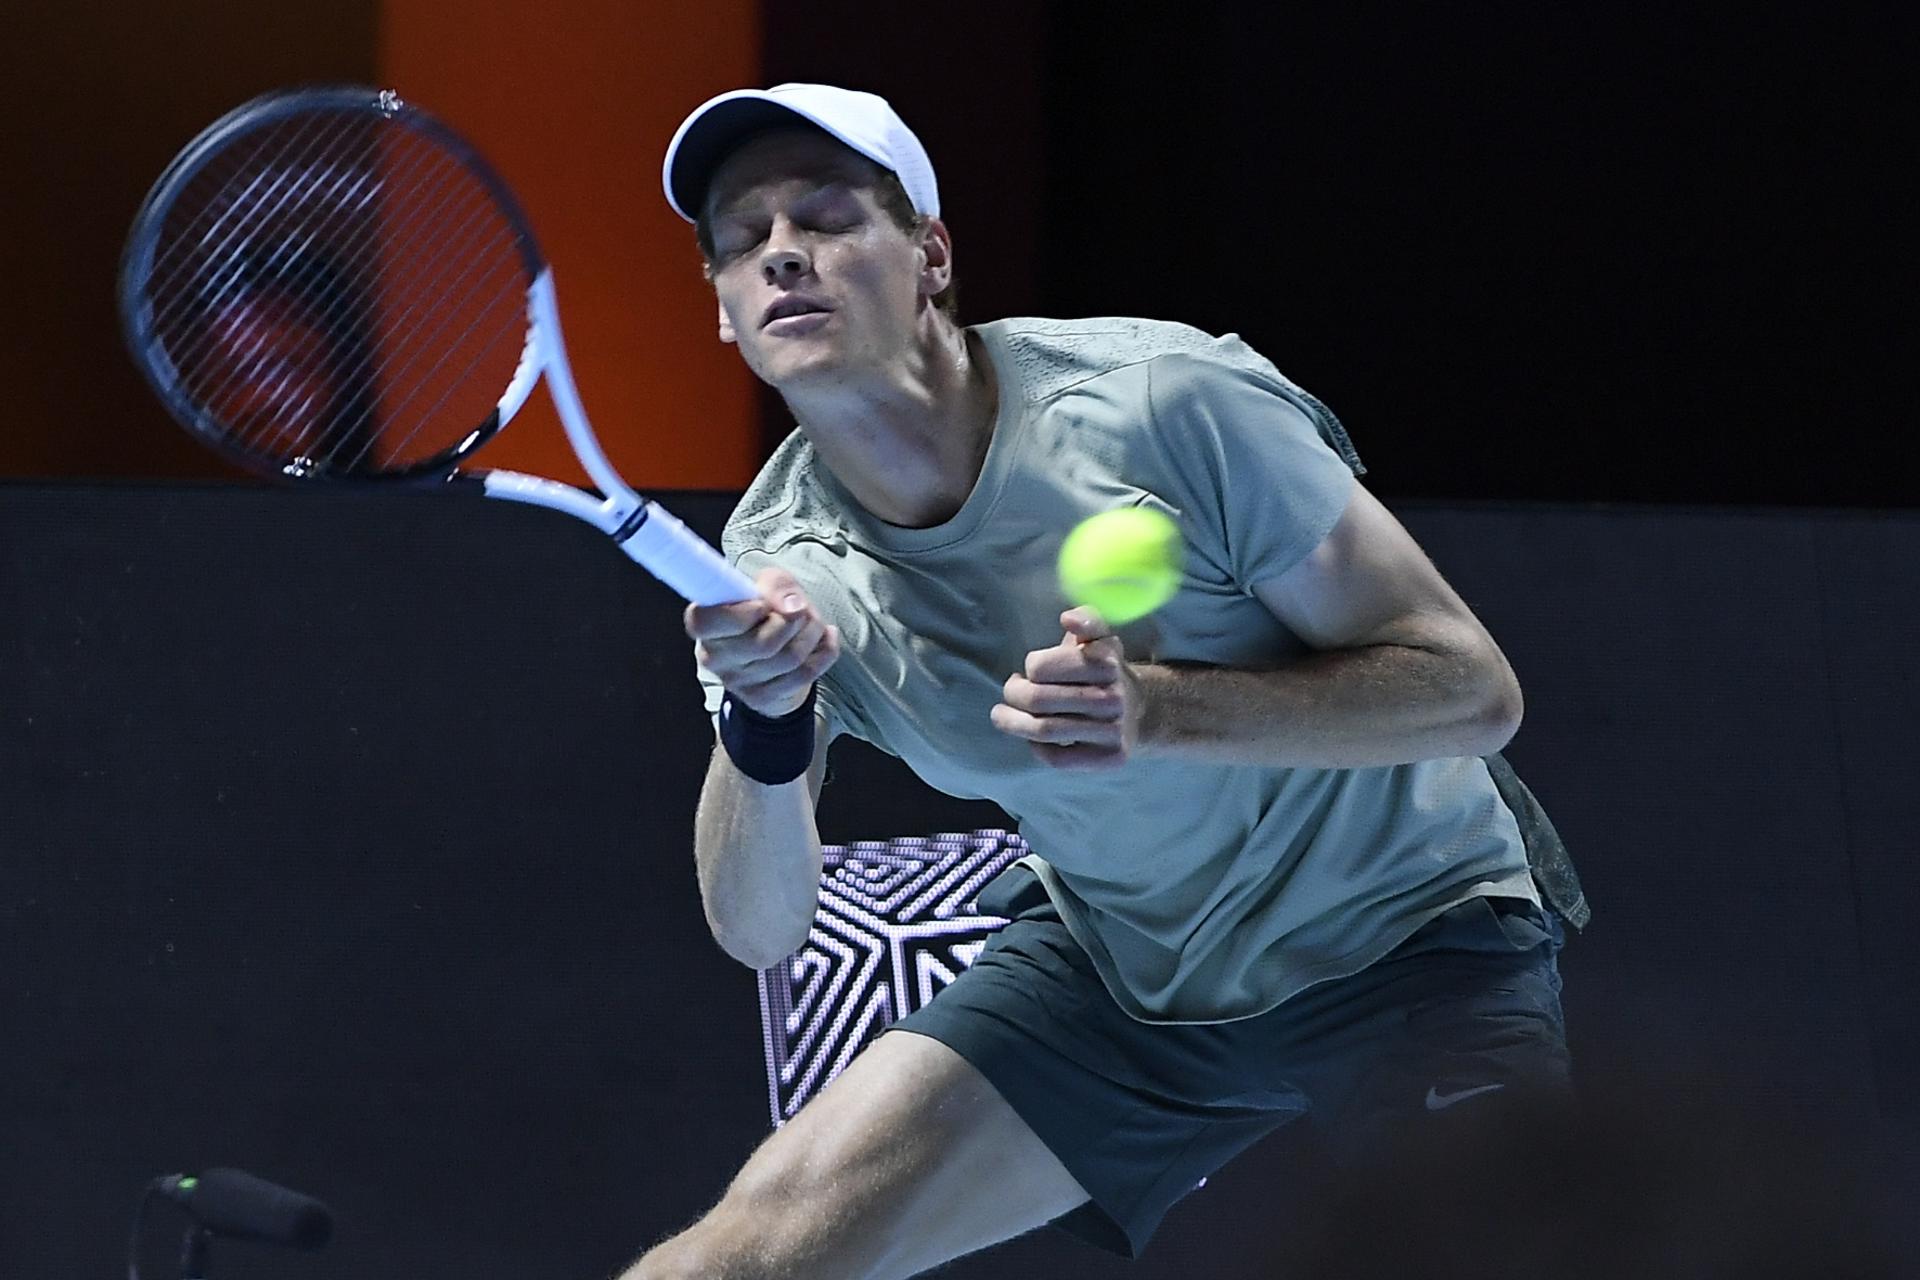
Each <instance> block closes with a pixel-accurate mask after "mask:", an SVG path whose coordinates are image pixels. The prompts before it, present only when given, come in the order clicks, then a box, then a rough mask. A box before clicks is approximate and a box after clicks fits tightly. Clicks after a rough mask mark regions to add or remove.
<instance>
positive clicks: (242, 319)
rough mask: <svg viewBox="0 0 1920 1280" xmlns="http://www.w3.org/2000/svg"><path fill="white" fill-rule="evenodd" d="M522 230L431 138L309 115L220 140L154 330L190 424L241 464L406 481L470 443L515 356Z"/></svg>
mask: <svg viewBox="0 0 1920 1280" xmlns="http://www.w3.org/2000/svg"><path fill="white" fill-rule="evenodd" d="M521 234H522V233H521V232H520V229H519V227H518V225H517V223H515V222H514V220H513V219H512V218H511V216H510V215H509V214H508V213H507V212H506V211H505V210H503V209H502V208H501V207H500V205H499V203H498V201H497V199H496V198H495V196H494V194H493V191H492V189H491V188H490V187H489V186H488V185H487V184H486V183H485V182H484V181H483V180H482V179H481V178H480V177H478V176H477V175H476V174H474V173H473V172H472V170H471V169H470V168H469V167H468V166H467V165H466V164H465V163H463V162H462V160H461V159H460V157H459V156H458V155H456V154H454V153H452V152H450V151H449V149H448V148H447V147H445V146H443V145H442V144H440V143H439V142H438V141H437V140H434V139H432V138H430V137H428V136H426V135H423V134H421V133H419V132H417V131H416V130H414V129H412V128H409V127H406V126H404V125H401V124H396V123H394V122H390V121H388V120H386V119H384V118H380V119H373V118H370V116H369V115H368V114H367V113H365V112H350V111H341V110H337V109H336V110H309V111H306V112H303V113H300V114H298V115H296V116H295V117H294V118H292V119H291V120H283V121H280V122H276V123H275V124H273V125H268V126H263V127H261V128H259V129H257V130H255V131H253V132H252V133H250V134H247V135H243V136H242V137H240V138H237V139H232V140H230V141H229V144H228V145H227V146H226V148H225V149H224V150H223V151H222V153H221V154H218V155H216V156H214V157H212V158H211V159H210V160H209V161H208V162H207V163H206V164H205V165H204V166H203V168H202V170H201V172H200V173H198V174H197V175H196V176H195V177H194V179H192V180H190V182H189V183H188V184H187V185H186V187H185V188H184V189H183V191H182V192H181V194H180V195H179V196H178V197H177V198H176V200H175V201H174V203H173V205H172V207H171V209H170V210H169V211H168V213H167V214H166V217H165V224H164V226H163V232H162V243H161V244H160V245H159V246H157V248H156V251H155V253H154V256H153V259H152V261H153V266H152V267H151V268H150V270H149V273H148V283H147V286H146V294H147V300H148V303H149V306H150V314H151V316H152V321H151V331H152V333H153V334H154V335H155V337H156V338H157V340H158V342H159V345H160V346H161V348H162V349H163V350H164V351H165V353H166V355H167V356H168V358H169V359H171V360H172V361H173V364H174V372H175V374H176V378H175V381H176V384H177V385H178V387H179V389H180V391H181V392H182V394H184V395H185V396H186V397H187V398H188V399H189V400H190V401H192V402H193V404H194V405H195V406H196V407H198V408H199V409H200V410H201V412H202V416H203V418H204V419H207V420H209V421H203V422H202V424H201V425H202V426H203V428H207V427H211V428H212V429H213V430H215V431H216V433H217V434H219V435H221V436H222V437H223V438H224V439H225V440H226V441H227V442H228V443H229V444H230V445H233V446H234V447H236V448H238V449H240V450H242V451H243V452H245V453H247V454H249V455H250V456H260V457H266V458H268V459H270V460H272V461H273V462H275V463H276V464H277V465H280V466H282V467H287V466H289V465H297V466H299V467H302V468H316V467H317V468H329V469H344V470H348V471H361V470H363V469H364V470H365V471H368V472H374V473H377V472H381V471H393V470H405V469H408V468H410V467H412V466H415V465H419V464H423V463H426V462H430V461H431V460H432V459H433V458H435V457H437V456H439V455H441V454H443V453H446V452H448V451H449V450H451V449H454V448H457V447H458V446H460V445H461V444H462V442H463V441H465V440H467V439H469V438H470V437H471V435H472V434H473V432H474V431H475V430H476V429H477V428H478V427H480V426H481V424H482V423H483V422H484V421H486V420H487V418H488V416H489V415H490V414H491V412H492V410H493V408H494V407H495V405H496V403H497V401H498V397H499V394H500V392H501V391H502V390H503V389H504V387H505V386H506V385H507V383H508V381H510V379H511V377H512V374H513V373H514V371H516V370H517V368H518V366H519V364H520V362H521V359H522V357H523V353H524V347H525V343H524V333H525V331H526V330H527V329H528V327H529V326H530V320H529V317H528V314H527V288H528V285H529V284H530V280H529V277H528V268H527V263H526V261H525V259H524V258H523V256H522V253H521V248H520V236H521ZM262 299H265V300H264V301H263V300H262ZM516 326H518V327H519V328H520V329H521V330H522V333H523V341H522V342H521V343H518V344H514V343H506V344H504V345H503V341H502V340H503V339H504V338H506V337H507V336H508V335H510V334H511V333H513V331H514V329H515V328H516ZM489 362H491V363H492V364H494V365H495V366H497V369H490V368H487V366H488V365H489ZM494 373H497V374H498V378H497V380H496V379H495V378H494V377H491V376H486V375H492V374H494ZM463 392H464V393H465V394H462V393H463ZM443 423H444V424H445V425H446V427H447V428H450V429H451V432H452V434H449V430H446V429H435V428H437V427H439V426H440V424H443Z"/></svg>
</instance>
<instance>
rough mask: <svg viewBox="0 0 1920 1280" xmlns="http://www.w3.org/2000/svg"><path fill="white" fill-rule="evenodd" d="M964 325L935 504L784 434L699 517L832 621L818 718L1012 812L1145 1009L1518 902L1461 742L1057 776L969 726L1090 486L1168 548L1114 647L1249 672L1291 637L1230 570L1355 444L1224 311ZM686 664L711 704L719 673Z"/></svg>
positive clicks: (1335, 959) (1051, 878)
mask: <svg viewBox="0 0 1920 1280" xmlns="http://www.w3.org/2000/svg"><path fill="white" fill-rule="evenodd" d="M971 332H972V333H973V334H974V335H975V336H976V337H977V338H978V340H979V342H980V344H981V345H982V346H983V347H984V349H985V350H986V352H987V353H988V355H989V357H990V358H991V360H992V362H993V369H994V373H995V374H996V376H997V377H998V380H999V388H1000V396H999V400H1000V407H999V416H998V419H997V420H996V423H995V426H994V432H993V438H992V442H991V444H990V446H989V448H988V450H987V456H986V459H985V462H984V463H983V465H982V468H981V474H980V478H979V481H978V483H977V484H976V485H975V486H974V489H973V492H972V494H971V495H970V496H969V497H968V498H967V500H966V503H965V504H964V505H963V506H962V507H961V508H960V510H959V511H958V512H956V513H955V514H954V516H953V518H952V519H950V520H948V521H947V522H946V523H944V524H941V525H938V526H935V527H933V528H928V529H904V528H900V527H898V526H895V525H889V524H886V523H883V522H882V521H880V520H877V519H875V518H874V517H873V516H871V515H869V514H868V513H867V512H865V511H864V510H862V509H861V508H860V507H859V505H858V504H857V503H855V502H854V500H853V499H852V497H851V496H850V495H849V494H848V493H847V491H846V490H845V489H844V488H843V487H842V486H841V485H840V484H839V482H838V481H837V480H836V479H835V478H834V477H833V476H832V474H831V473H829V472H828V471H827V469H826V468H825V466H824V465H823V464H821V463H820V462H819V461H818V460H817V458H816V456H815V454H814V451H813V449H812V447H811V446H810V445H809V444H808V443H807V441H806V440H805V438H804V437H802V436H801V435H800V434H799V433H798V432H796V433H794V434H793V435H792V436H789V437H788V439H787V440H786V441H785V442H784V443H783V444H782V445H781V446H780V447H779V449H778V450H776V451H775V453H774V455H773V457H772V458H771V459H769V460H768V462H767V465H766V466H765V467H764V468H763V469H762V470H761V472H760V474H759V476H758V477H757V478H756V479H755V481H754V483H753V485H752V487H751V488H749V489H748V491H747V493H746V495H745V496H744V497H743V498H742V499H741V501H740V504H739V506H738V508H737V509H736V510H735V512H734V514H733V516H732V518H731V519H730V520H729V521H728V524H727V527H726V531H725V534H724V537H723V539H722V545H723V549H724V550H725V552H726V554H727V555H728V557H729V558H730V559H732V560H734V561H735V562H736V563H737V564H739V566H740V567H741V568H742V569H743V570H745V571H746V572H747V573H748V574H749V575H752V574H754V573H757V572H758V571H759V570H760V569H762V568H765V567H766V566H767V565H769V564H778V565H780V566H781V567H783V568H785V569H787V570H788V571H790V572H791V573H792V574H793V575H794V577H795V578H796V579H798V580H799V582H800V584H801V586H802V587H803V588H804V589H805V591H806V592H807V594H808V596H809V597H810V598H811V599H812V601H813V602H814V604H815V606H816V607H818V608H819V610H820V611H821V613H822V614H823V615H824V616H825V617H826V618H827V619H828V620H829V621H831V622H833V623H835V624H837V625H838V626H839V628H840V631H841V637H842V641H843V645H844V648H843V652H842V655H841V657H840V660H839V661H838V662H837V663H836V664H835V665H834V667H833V668H832V669H831V670H830V671H829V672H827V674H826V676H825V677H824V678H823V679H822V680H821V681H820V690H819V692H820V701H821V704H822V705H823V706H824V707H825V709H826V712H827V715H828V717H829V722H830V724H831V727H832V732H833V733H835V734H836V735H837V734H839V733H851V734H853V735H854V736H856V737H859V738H863V739H865V740H867V741H869V742H871V743H873V744H875V745H876V746H878V747H880V748H882V749H883V750H886V751H889V752H891V753H892V754H894V755H896V756H899V757H900V758H901V759H903V760H904V761H906V763H907V764H908V765H909V766H911V767H912V769H913V770H914V772H915V773H917V774H918V775H919V776H920V777H921V778H923V779H924V780H925V781H926V782H928V783H929V784H931V785H932V786H934V787H937V788H939V789H940V790H942V791H945V792H948V793H950V794H952V795H956V796H964V797H968V798H975V799H978V798H985V799H989V800H992V801H994V802H996V803H997V804H999V805H1000V806H1001V807H1002V808H1003V809H1005V810H1006V811H1007V813H1009V814H1010V815H1012V816H1013V818H1014V819H1015V820H1016V821H1017V822H1018V823H1019V828H1020V834H1021V835H1022V836H1023V837H1024V838H1025V839H1026V841H1027V843H1028V844H1029V845H1030V846H1031V847H1032V849H1033V851H1034V852H1033V856H1032V857H1030V858H1028V859H1025V860H1024V861H1025V863H1026V864H1027V865H1029V866H1031V867H1032V869H1033V870H1034V871H1035V872H1036V873H1037V874H1039V876H1040V877H1041V879H1042V881H1043V882H1044V883H1045V885H1046V887H1047V891H1048V893H1049V894H1050V895H1051V897H1052V899H1053V901H1054V903H1055V904H1056V905H1057V906H1058V907H1059V909H1060V914H1061V916H1062V917H1063V919H1064V920H1065V922H1066V924H1067V927H1068V929H1069V930H1070V931H1071V932H1072V934H1073V936H1074V938H1075V939H1076V940H1078V941H1079V942H1080V944H1081V945H1082V946H1084V947H1085V948H1086V950H1087V952H1088V954H1089V955H1090V956H1091V957H1092V959H1093V962H1094V964H1095V965H1096V967H1097V968H1098V970H1099V972H1100V975H1101V977H1102V978H1103V979H1104V980H1105V981H1106V984H1107V986H1108V988H1109V989H1110V990H1111V991H1112V993H1113V996H1114V998H1115V999H1116V1000H1117V1001H1118V1002H1119V1003H1120V1005H1121V1006H1122V1007H1123V1008H1125V1009H1126V1010H1127V1011H1128V1012H1129V1013H1130V1014H1132V1015H1133V1016H1134V1017H1136V1018H1139V1019H1142V1020H1144V1021H1151V1022H1218V1021H1227V1020H1231V1019H1236V1018H1244V1017H1251V1016H1253V1015H1255V1014H1259V1013H1263V1012H1265V1011H1267V1010H1268V1009H1271V1008H1273V1007H1274V1006H1275V1005H1277V1004H1279V1003H1280V1002H1281V1001H1283V1000H1285V999H1287V998H1288V997H1289V996H1292V995H1294V994H1296V993H1298V992H1299V991H1301V990H1302V989H1303V988H1305V987H1307V986H1309V985H1310V984H1312V983H1316V982H1320V981H1324V980H1326V979H1330V978H1338V977H1344V976H1346V975H1348V974H1352V973H1355V972H1358V971H1359V970H1361V969H1363V968H1365V967H1366V966H1367V965H1369V964H1371V963H1373V962H1374V961H1375V960H1378V959H1379V958H1380V957H1382V956H1383V955H1385V954H1386V953H1387V952H1388V951H1390V950H1391V949H1392V948H1393V947H1394V946H1395V944H1397V943H1399V942H1400V941H1401V940H1403V939H1404V938H1406V937H1407V936H1408V935H1409V934H1411V933H1412V932H1413V931H1414V930H1415V929H1417V928H1419V927H1420V925H1422V924H1423V923H1425V922H1426V921H1428V920H1430V919H1432V918H1433V917H1434V916H1436V915H1438V914H1440V913H1441V912H1442V911H1445V910H1446V909H1448V908H1449V907H1452V906H1455V905H1457V904H1459V903H1460V902H1463V901H1465V900H1467V899H1469V898H1472V897H1475V896H1479V895H1493V896H1510V897H1517V898H1525V899H1529V900H1532V901H1536V902H1537V901H1538V898H1537V896H1536V894H1535V891H1534V888H1533V884H1532V879H1531V876H1530V875H1529V873H1528V869H1527V861H1526V854H1525V850H1524V847H1523V845H1522V842H1521V837H1520V832H1519V828H1518V826H1517V825H1516V823H1515V821H1514V818H1513V815H1512V813H1511V812H1510V811H1509V810H1508V809H1507V807H1506V806H1505V805H1504V804H1503V803H1502V801H1501V799H1500V796H1499V793H1498V792H1497V790H1496V789H1495V787H1494V783H1493V779H1492V776H1491V774H1490V773H1489V772H1488V769H1487V766H1486V765H1485V764H1484V763H1483V762H1482V761H1481V760H1479V759H1477V758H1473V757H1463V758H1454V759H1439V760H1426V761H1421V762H1419V763H1416V764H1408V765H1399V766H1393V767H1385V768H1367V769H1276V768H1265V767H1257V766H1252V765H1218V764H1204V763H1195V762H1190V761H1181V760H1175V759H1168V758H1165V757H1158V756H1153V755H1145V756H1139V757H1136V758H1135V759H1133V760H1131V761H1129V762H1128V763H1127V764H1125V765H1123V766H1122V767H1120V768H1118V769H1115V770H1111V771H1104V772H1079V771H1063V770H1056V769H1053V768H1050V767H1048V766H1047V765H1045V764H1042V763H1040V762H1039V761H1038V760H1037V759H1036V758H1035V757H1034V755H1033V753H1032V752H1031V751H1030V750H1029V749H1028V746H1027V743H1026V742H1025V741H1024V740H1022V739H1019V738H1014V737H1011V736H1009V735H1007V734H1004V733H1002V732H1000V731H999V730H998V729H995V728H994V727H993V725H992V723H991V722H990V721H989V719H988V711H989V709H990V708H991V707H992V706H993V705H994V704H995V703H996V702H998V701H999V699H1000V691H1001V686H1002V685H1003V684H1004V683H1005V681H1006V679H1007V677H1008V676H1010V675H1012V674H1013V673H1015V672H1016V671H1020V670H1022V669H1023V668H1024V666H1025V661H1026V655H1027V654H1028V652H1030V651H1031V650H1034V649H1043V648H1047V647H1049V646H1052V645H1055V644H1057V643H1059V641H1060V638H1061V629H1060V624H1059V614H1060V610H1061V609H1062V608H1064V607H1066V604H1067V602H1066V601H1064V600H1062V598H1061V596H1060V591H1059V587H1058V585H1057V582H1056V579H1055V572H1054V559H1055V556H1056V555H1057V553H1058V551H1059V548H1060V543H1061V540H1062V539H1063V538H1064V537H1065V536H1066V534H1067V532H1068V530H1070V529H1071V528H1072V527H1073V526H1074V525H1075V524H1076V523H1078V522H1079V521H1080V520H1081V519H1083V518H1085V517H1086V516H1090V515H1092V514H1094V513H1095V512H1098V511H1104V510H1108V509H1110V508H1113V507H1119V506H1126V505H1133V504H1138V505H1144V506H1150V507H1154V508H1157V509H1159V510H1161V511H1164V512H1166V513H1167V514H1168V515H1171V516H1173V517H1174V518H1175V520H1177V521H1178V523H1179V525H1180V529H1181V531H1182V533H1183V534H1184V536H1185V538H1186V542H1187V559H1186V565H1185V570H1184V576H1183V579H1182V582H1181V587H1180V590H1179V592H1178V594H1177V595H1175V597H1174V598H1173V600H1172V601H1171V602H1170V603H1168V604H1167V605H1166V606H1164V607H1163V608H1162V609H1161V610H1160V611H1159V612H1157V613H1155V614H1154V615H1152V616H1151V617H1150V618H1148V619H1145V620H1144V621H1142V622H1139V623H1136V624H1133V625H1132V626H1129V627H1126V628H1124V629H1122V631H1121V637H1122V639H1123V641H1124V643H1125V646H1126V652H1127V655H1128V657H1129V659H1131V660H1136V661H1139V660H1151V661H1168V662H1180V663H1199V664H1208V665H1213V666H1226V667H1232V666H1248V667H1271V666H1275V665H1279V664H1281V663H1284V662H1286V661H1287V660H1289V659H1290V658H1295V657H1298V656H1300V655H1302V654H1304V653H1306V652H1308V649H1307V647H1306V646H1305V645H1304V644H1303V643H1302V642H1301V641H1300V640H1299V639H1298V638H1297V637H1295V636H1294V635H1293V634H1292V633H1291V632H1289V631H1288V630H1287V629H1286V628H1285V627H1284V626H1283V625H1282V624H1281V623H1280V622H1279V621H1278V620H1277V619H1276V618H1275V617H1274V616H1273V614H1272V613H1271V612H1269V611H1268V610H1267V609H1266V607H1265V606H1263V605H1262V604H1261V603H1260V602H1259V600H1258V599H1257V598H1256V597H1255V596H1254V595H1253V593H1252V587H1253V585H1254V584H1255V583H1258V582H1261V581H1263V580H1266V579H1269V578H1276V577H1279V576H1280V575H1281V574H1284V573H1285V572H1286V571H1287V570H1288V569H1290V568H1292V567H1293V566H1294V565H1295V564H1297V563H1298V562H1299V561H1300V560H1301V559H1303V558H1304V557H1305V556H1306V555H1307V553H1308V552H1309V551H1311V550H1312V549H1313V548H1314V547H1315V546H1316V545H1318V544H1319V542H1320V541H1321V540H1322V539H1323V538H1324V537H1325V536H1326V535H1327V533H1328V532H1329V531H1331V530H1332V528H1333V526H1334V524H1335V523H1336V522H1337V521H1338V520H1339V518H1340V515H1341V513H1342V512H1343V511H1344V510H1345V508H1346V505H1347V501H1348V498H1349V497H1350V496H1351V494H1352V492H1353V489H1354V485H1355V483H1356V481H1355V472H1356V470H1357V469H1360V468H1359V462H1358V457H1357V455H1352V453H1351V445H1350V444H1348V443H1347V442H1346V437H1345V433H1344V432H1343V431H1342V430H1341V428H1340V426H1339V424H1338V422H1337V421H1336V420H1334V419H1333V417H1332V415H1331V414H1330V413H1328V412H1327V410H1326V409H1325V407H1324V406H1322V405H1320V403H1319V402H1318V401H1316V400H1314V399H1313V398H1312V397H1310V396H1308V395H1306V393H1304V392H1302V391H1301V390H1300V389H1299V388H1298V387H1295V386H1294V385H1293V384H1292V383H1290V382H1288V381H1287V380H1286V379H1285V378H1284V377H1282V376H1281V375H1280V373H1279V372H1278V371H1277V370H1276V369H1275V368H1274V367H1273V366H1272V365H1271V364H1269V363H1268V362H1267V361H1266V360H1265V359H1264V358H1262V357H1261V356H1260V355H1258V354H1257V353H1255V352H1254V351H1253V350H1252V349H1251V348H1249V347H1248V346H1247V345H1246V344H1245V343H1243V342H1241V341H1240V340H1239V339H1238V338H1237V337H1234V336H1232V335H1228V336H1226V337H1222V338H1214V337H1211V336H1209V335H1207V334H1204V333H1202V332H1200V331H1199V330H1196V329H1192V328H1189V327H1187V326H1185V325H1178V324H1166V323H1160V322H1154V321H1146V320H1131V319H1098V320H1075V321H1062V320H1035V319H1011V320H1001V321H997V322H995V323H992V324H986V325H980V326H976V327H975V328H973V329H972V330H971ZM1336 442H1337V443H1338V444H1340V445H1343V446H1344V447H1345V449H1346V451H1347V455H1346V456H1343V454H1342V452H1341V451H1340V449H1338V448H1336ZM1349 458H1351V461H1349ZM700 675H701V679H702V681H703V683H704V684H705V685H706V694H707V707H708V710H709V712H713V711H716V710H717V709H718V706H719V702H720V694H721V690H720V687H719V685H718V683H717V682H716V681H714V680H713V678H712V676H711V675H710V674H708V673H707V672H705V671H702V672H701V673H700ZM1282 732H1284V727H1282ZM878 834H898V833H878Z"/></svg>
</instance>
